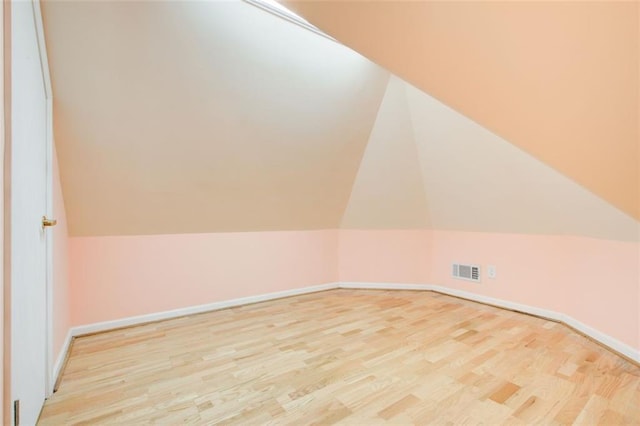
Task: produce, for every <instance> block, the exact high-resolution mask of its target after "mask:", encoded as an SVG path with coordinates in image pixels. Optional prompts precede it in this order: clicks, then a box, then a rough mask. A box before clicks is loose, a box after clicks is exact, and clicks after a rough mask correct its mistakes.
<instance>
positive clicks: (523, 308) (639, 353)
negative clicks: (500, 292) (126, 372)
mask: <svg viewBox="0 0 640 426" xmlns="http://www.w3.org/2000/svg"><path fill="white" fill-rule="evenodd" d="M337 288H345V289H363V290H365V289H366V290H420V291H433V292H437V293H441V294H446V295H449V296H455V297H459V298H462V299H467V300H470V301H474V302H479V303H484V304H487V305H492V306H496V307H498V308H504V309H509V310H512V311H518V312H522V313H525V314H531V315H535V316H538V317H543V318H546V319H549V320H551V321H556V322H560V323H563V324H565V325H567V326H568V327H570V328H572V329H574V330H575V331H577V332H578V333H580V334H583V335H585V336H586V337H588V338H590V339H592V340H594V341H596V342H597V343H600V344H601V345H603V346H605V347H607V348H608V349H610V350H612V351H614V352H616V353H618V354H619V355H621V356H623V357H624V358H627V359H629V360H630V361H633V362H634V363H636V364H640V350H638V349H635V348H633V347H631V346H629V345H627V344H625V343H622V342H620V341H619V340H617V339H614V338H613V337H611V336H609V335H607V334H605V333H602V332H600V331H598V330H596V329H595V328H593V327H591V326H588V325H586V324H583V323H581V322H580V321H578V320H576V319H574V318H572V317H570V316H568V315H565V314H563V313H559V312H554V311H551V310H548V309H541V308H537V307H534V306H528V305H523V304H520V303H514V302H510V301H507V300H502V299H495V298H492V297H487V296H482V295H479V294H475V293H471V292H466V291H462V290H456V289H451V288H447V287H442V286H438V285H432V284H402V283H374V282H335V283H327V284H320V285H315V286H310V287H303V288H296V289H292V290H285V291H279V292H274V293H266V294H262V295H257V296H249V297H241V298H238V299H231V300H225V301H221V302H213V303H208V304H204V305H197V306H190V307H186V308H180V309H173V310H170V311H163V312H157V313H152V314H147V315H139V316H134V317H128V318H122V319H119V320H113V321H104V322H98V323H94V324H87V325H81V326H76V327H72V328H71V329H70V330H69V333H68V334H67V338H66V339H65V343H64V345H63V347H62V350H61V351H60V354H59V355H58V358H57V360H56V363H55V366H54V369H53V374H54V378H53V380H52V383H55V381H56V378H58V377H59V376H60V374H61V372H62V369H63V367H64V364H65V359H66V356H67V353H68V351H69V349H70V345H71V342H72V340H73V338H75V337H80V336H84V335H87V334H93V333H99V332H103V331H108V330H114V329H118V328H123V327H130V326H134V325H140V324H145V323H149V322H154V321H160V320H165V319H171V318H178V317H182V316H187V315H194V314H199V313H203V312H210V311H216V310H219V309H225V308H230V307H234V306H241V305H248V304H251V303H258V302H265V301H268V300H274V299H281V298H285V297H291V296H297V295H302V294H308V293H315V292H319V291H325V290H332V289H337Z"/></svg>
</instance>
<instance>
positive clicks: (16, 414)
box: [13, 399, 20, 426]
mask: <svg viewBox="0 0 640 426" xmlns="http://www.w3.org/2000/svg"><path fill="white" fill-rule="evenodd" d="M19 424H20V400H19V399H16V400H15V401H13V425H14V426H18V425H19Z"/></svg>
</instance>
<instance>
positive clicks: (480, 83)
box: [283, 0, 640, 219]
mask: <svg viewBox="0 0 640 426" xmlns="http://www.w3.org/2000/svg"><path fill="white" fill-rule="evenodd" d="M283 3H284V4H286V5H287V6H288V7H290V8H291V9H293V10H295V11H297V12H298V13H299V14H301V15H302V16H304V17H305V18H306V19H307V20H309V21H310V22H311V23H312V24H314V25H316V26H318V27H319V28H321V29H322V30H324V31H326V32H327V33H328V34H330V35H332V36H333V37H335V38H336V39H337V40H339V41H340V42H342V43H344V44H345V45H347V46H349V47H351V48H353V49H355V50H356V51H358V52H360V53H362V54H363V55H365V56H367V57H368V58H370V59H371V60H373V61H375V62H376V63H378V64H380V65H382V66H384V67H385V68H387V69H389V70H390V71H391V72H393V73H394V74H396V75H398V76H400V77H402V78H403V79H405V80H407V81H409V82H410V83H412V84H413V85H415V86H417V87H418V88H420V89H422V90H423V91H425V92H427V93H428V94H430V95H432V96H433V97H435V98H436V99H438V100H440V101H442V102H444V103H445V104H446V105H448V106H450V107H452V108H453V109H455V110H456V111H458V112H460V113H462V114H464V115H466V116H468V117H470V118H471V119H473V120H474V121H476V122H478V123H479V124H481V125H482V126H484V127H486V128H488V129H489V130H491V131H492V132H494V133H496V134H498V135H500V136H501V137H503V138H504V139H506V140H508V141H509V142H511V143H513V144H515V145H516V146H518V147H520V148H521V149H523V150H524V151H526V152H528V153H530V154H532V155H533V156H535V157H537V158H538V159H540V160H542V161H543V162H545V163H547V164H549V165H550V166H551V167H553V168H555V169H556V170H558V171H559V172H561V173H563V174H564V175H566V176H568V177H569V178H571V179H573V180H575V181H576V182H577V183H579V184H580V185H582V186H584V187H585V188H587V189H588V190H590V191H592V192H593V193H595V194H597V195H598V196H600V197H602V198H603V199H605V200H607V201H608V202H610V203H611V204H613V205H614V206H616V207H617V208H619V209H621V210H623V211H624V212H626V213H627V214H629V215H631V216H633V217H635V218H636V219H640V172H639V169H640V147H639V145H640V109H639V100H638V97H639V96H640V82H639V80H640V73H639V64H638V63H639V60H640V53H639V50H640V41H639V39H640V24H639V20H640V2H637V1H633V2H604V1H603V2H535V1H532V2H506V1H505V2H449V1H420V2H415V1H352V0H336V1H330V2H327V1H316V0H304V1H297V0H284V1H283Z"/></svg>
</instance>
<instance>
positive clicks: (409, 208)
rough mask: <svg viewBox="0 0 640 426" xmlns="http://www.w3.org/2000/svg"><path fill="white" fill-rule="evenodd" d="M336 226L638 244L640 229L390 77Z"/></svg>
mask: <svg viewBox="0 0 640 426" xmlns="http://www.w3.org/2000/svg"><path fill="white" fill-rule="evenodd" d="M341 226H342V228H347V229H403V228H405V229H406V228H409V229H415V228H426V229H435V230H455V231H474V232H493V233H511V234H543V235H573V236H587V237H593V238H602V239H608V240H617V241H630V242H637V241H640V222H638V221H636V220H635V219H634V218H632V217H631V216H629V215H627V214H625V213H623V212H622V211H620V210H619V209H617V208H615V207H614V206H612V205H611V204H609V203H607V202H606V201H605V200H603V199H602V198H600V197H598V196H596V195H595V194H593V193H592V192H590V191H587V190H586V189H585V188H584V187H582V186H580V185H578V184H577V183H575V182H574V181H572V180H571V179H569V178H567V177H566V176H565V175H563V174H561V173H559V172H558V171H556V170H554V169H553V168H551V167H549V166H548V165H547V164H545V163H543V162H541V161H540V160H538V159H537V158H535V157H533V156H532V155H530V154H527V153H526V152H524V151H523V150H521V149H519V148H517V147H516V146H514V145H513V144H511V143H509V142H508V141H506V140H504V139H502V138H501V137H499V136H497V135H495V134H494V133H492V132H490V131H489V130H487V129H485V128H483V127H482V126H480V125H479V124H478V123H476V122H474V121H473V120H471V119H469V118H468V117H465V116H464V115H462V114H460V113H459V112H457V111H455V110H453V109H451V108H449V107H448V106H446V105H444V104H443V103H442V102H440V101H438V100H437V99H435V98H433V97H432V96H429V95H428V94H426V93H424V92H423V91H421V90H419V89H417V88H415V87H413V86H411V85H410V84H408V83H406V82H404V81H402V80H400V79H399V78H397V77H395V76H392V77H391V79H390V81H389V84H388V86H387V91H386V93H385V96H384V98H383V101H382V104H381V106H380V109H379V111H378V118H377V120H376V123H375V126H374V128H373V131H372V132H371V138H370V139H369V143H368V144H367V148H366V150H365V152H364V155H363V158H362V162H361V164H360V168H359V170H358V175H357V177H356V181H355V183H354V186H353V190H352V192H351V197H350V199H349V204H348V205H347V208H346V210H345V215H344V216H343V219H342V224H341Z"/></svg>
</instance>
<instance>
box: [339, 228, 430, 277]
mask: <svg viewBox="0 0 640 426" xmlns="http://www.w3.org/2000/svg"><path fill="white" fill-rule="evenodd" d="M431 250H432V247H431V231H428V230H423V229H415V230H393V229H391V230H389V229H387V230H375V229H372V230H355V229H354V230H351V229H343V230H340V243H339V254H338V262H339V263H338V265H339V267H338V271H339V272H338V276H339V279H340V281H347V282H349V281H355V282H357V281H364V282H376V283H377V282H387V283H412V284H419V283H428V282H429V259H430V257H431V255H432V253H431Z"/></svg>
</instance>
